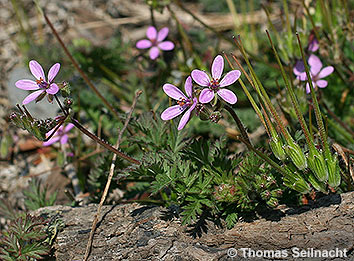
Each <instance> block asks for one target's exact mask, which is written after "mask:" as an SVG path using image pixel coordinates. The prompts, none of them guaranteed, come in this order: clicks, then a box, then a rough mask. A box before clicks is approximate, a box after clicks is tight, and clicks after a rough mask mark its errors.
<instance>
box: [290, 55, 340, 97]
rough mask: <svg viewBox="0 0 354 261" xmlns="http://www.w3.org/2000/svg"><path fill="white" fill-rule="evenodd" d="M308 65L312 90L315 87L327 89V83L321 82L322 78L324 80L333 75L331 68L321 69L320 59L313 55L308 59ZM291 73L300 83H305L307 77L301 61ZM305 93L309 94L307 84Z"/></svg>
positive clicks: (308, 85) (307, 84)
mask: <svg viewBox="0 0 354 261" xmlns="http://www.w3.org/2000/svg"><path fill="white" fill-rule="evenodd" d="M308 64H309V66H310V75H311V81H312V85H313V88H315V89H317V87H318V88H325V87H327V85H328V82H327V81H326V80H322V78H325V77H327V76H328V75H330V74H331V73H333V71H334V68H333V66H327V67H325V68H323V69H322V62H321V60H320V58H318V57H317V56H316V55H314V54H311V55H310V57H309V59H308ZM293 72H294V74H295V75H296V77H297V78H298V79H299V80H300V81H307V75H306V72H305V66H304V64H303V62H301V61H299V62H297V63H296V65H295V67H294V69H293ZM306 93H310V84H309V83H308V82H307V83H306Z"/></svg>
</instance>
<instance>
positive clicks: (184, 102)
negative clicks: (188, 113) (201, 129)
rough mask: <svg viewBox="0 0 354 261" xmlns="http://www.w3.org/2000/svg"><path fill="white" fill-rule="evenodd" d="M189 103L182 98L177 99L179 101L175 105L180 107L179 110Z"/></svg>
mask: <svg viewBox="0 0 354 261" xmlns="http://www.w3.org/2000/svg"><path fill="white" fill-rule="evenodd" d="M190 103H191V101H190V100H189V99H187V100H186V99H185V98H183V97H181V98H179V100H178V101H177V104H178V105H179V106H180V107H181V109H182V108H183V107H184V106H185V105H190Z"/></svg>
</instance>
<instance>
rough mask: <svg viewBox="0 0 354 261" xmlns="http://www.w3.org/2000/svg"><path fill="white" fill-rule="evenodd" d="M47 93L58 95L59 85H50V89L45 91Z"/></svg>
mask: <svg viewBox="0 0 354 261" xmlns="http://www.w3.org/2000/svg"><path fill="white" fill-rule="evenodd" d="M45 91H46V92H47V93H49V94H53V95H54V94H56V93H57V92H58V91H59V87H58V85H56V84H55V83H52V84H50V85H49V88H48V89H46V90H45Z"/></svg>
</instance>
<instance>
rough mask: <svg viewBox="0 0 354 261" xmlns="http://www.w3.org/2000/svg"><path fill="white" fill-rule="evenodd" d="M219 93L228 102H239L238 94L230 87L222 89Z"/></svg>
mask: <svg viewBox="0 0 354 261" xmlns="http://www.w3.org/2000/svg"><path fill="white" fill-rule="evenodd" d="M217 94H218V95H219V96H220V97H221V98H222V99H223V100H224V101H226V102H227V103H230V104H235V103H236V102H237V97H236V95H235V94H234V93H233V92H232V91H230V90H228V89H220V90H218V92H217Z"/></svg>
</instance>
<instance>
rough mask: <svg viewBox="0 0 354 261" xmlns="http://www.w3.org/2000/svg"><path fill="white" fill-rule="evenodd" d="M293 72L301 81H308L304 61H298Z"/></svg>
mask: <svg viewBox="0 0 354 261" xmlns="http://www.w3.org/2000/svg"><path fill="white" fill-rule="evenodd" d="M293 72H294V74H295V75H296V78H297V79H299V80H300V81H306V78H307V77H306V71H305V65H304V63H303V61H297V62H296V64H295V67H294V69H293Z"/></svg>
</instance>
